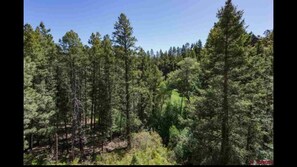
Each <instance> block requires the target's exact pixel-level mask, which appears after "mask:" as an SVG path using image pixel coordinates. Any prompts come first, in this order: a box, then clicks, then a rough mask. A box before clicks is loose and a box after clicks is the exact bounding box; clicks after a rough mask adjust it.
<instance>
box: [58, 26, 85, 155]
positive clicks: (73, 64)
mask: <svg viewBox="0 0 297 167" xmlns="http://www.w3.org/2000/svg"><path fill="white" fill-rule="evenodd" d="M60 44H61V47H62V51H63V54H64V55H63V56H65V57H67V58H66V59H67V60H66V61H67V67H68V68H67V73H68V75H69V82H70V83H69V85H70V89H71V99H70V100H71V104H72V105H71V109H72V136H71V138H72V144H71V159H72V160H73V159H74V158H75V146H76V141H77V140H78V141H79V148H80V153H81V156H82V155H83V143H82V138H83V136H82V135H83V133H82V132H83V131H82V126H81V115H82V108H83V107H82V100H81V78H80V75H79V74H80V73H81V71H82V69H83V67H82V64H81V59H82V55H83V54H82V53H83V52H82V51H83V45H82V43H81V41H80V38H79V37H78V34H77V33H75V32H74V31H73V30H71V31H69V32H66V34H65V35H64V36H63V38H62V40H60Z"/></svg>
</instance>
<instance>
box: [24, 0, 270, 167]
mask: <svg viewBox="0 0 297 167" xmlns="http://www.w3.org/2000/svg"><path fill="white" fill-rule="evenodd" d="M242 16H243V11H240V10H237V8H236V7H235V6H234V5H233V4H232V3H231V0H227V1H226V4H225V6H224V7H222V8H221V9H220V10H219V11H218V13H217V17H218V21H217V22H216V23H215V24H214V27H213V28H212V29H211V30H210V33H209V35H208V38H207V41H206V44H205V46H204V47H203V46H202V42H201V41H200V40H198V42H196V43H193V44H191V45H190V44H189V43H186V44H184V45H182V47H170V48H169V50H168V51H164V52H163V51H162V50H160V51H157V52H155V53H156V54H155V53H154V51H153V50H151V51H150V52H149V51H148V52H145V51H144V50H143V49H142V48H141V47H137V48H136V47H135V43H136V41H137V40H136V38H135V37H134V36H133V28H132V26H131V25H130V21H129V19H128V18H127V16H126V15H125V14H121V15H120V16H119V18H118V20H117V22H116V23H115V25H114V29H115V31H114V32H113V38H112V39H110V37H109V36H108V35H105V36H104V37H103V39H101V34H100V33H99V32H96V33H92V34H91V36H90V39H89V44H90V46H87V45H85V46H83V44H82V43H81V40H80V38H79V36H78V34H77V33H76V32H74V31H73V30H70V31H68V32H66V33H65V35H64V36H63V37H62V39H61V40H60V41H59V42H60V43H59V45H58V44H55V43H54V41H53V37H52V36H51V34H50V33H49V32H50V30H49V29H46V28H45V26H44V24H43V23H42V22H41V23H40V25H39V26H37V27H36V29H35V30H34V29H33V28H32V27H31V25H29V24H26V25H24V136H23V138H24V142H23V144H24V151H25V153H24V164H25V165H44V164H49V165H66V164H67V165H78V164H83V165H90V164H95V165H109V164H113V165H163V164H168V165H173V164H199V165H204V164H205V165H212V164H214V165H217V164H225V165H226V164H248V163H249V161H250V160H255V159H267V160H273V150H274V148H273V110H274V109H273V100H274V97H273V69H272V66H273V54H274V53H273V43H274V42H273V31H272V30H267V31H265V33H264V37H260V36H258V37H256V36H255V35H254V34H252V33H249V34H248V33H247V32H246V30H245V28H246V27H245V26H244V20H243V19H242ZM145 130H147V131H145ZM70 133H72V134H71V135H70ZM55 134H57V135H58V138H55ZM70 136H71V137H70ZM114 137H116V138H120V139H125V140H126V141H128V148H126V149H119V150H117V149H116V150H114V151H112V152H108V153H107V152H102V153H100V154H97V153H95V151H96V152H97V151H98V149H99V150H101V148H102V144H104V145H106V144H107V143H108V142H110V141H111V140H113V139H114ZM66 138H67V139H66ZM56 139H58V140H56ZM70 141H72V142H71V143H70ZM56 142H57V145H56ZM163 144H164V145H163ZM43 145H47V146H50V147H46V151H44V152H40V151H38V149H35V147H38V148H40V147H43ZM70 145H71V149H69V148H70V147H69V146H70ZM76 147H80V153H81V154H80V155H79V154H76V151H75V152H74V150H78V148H76ZM98 147H99V148H98ZM33 148H34V149H33ZM93 148H94V153H95V154H92V153H93V152H92V151H93ZM103 148H104V147H103ZM56 149H57V150H58V154H56V155H57V156H58V161H57V162H56V161H55V160H54V158H55V155H53V154H54V153H55V150H56ZM103 150H104V149H103ZM87 152H88V153H90V152H91V154H92V156H90V157H88V156H87V157H85V156H84V154H85V153H87ZM71 153H73V154H71ZM70 154H71V155H73V157H72V156H71V155H70ZM90 159H92V160H93V161H91V160H90ZM94 159H95V160H94Z"/></svg>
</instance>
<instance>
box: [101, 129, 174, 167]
mask: <svg viewBox="0 0 297 167" xmlns="http://www.w3.org/2000/svg"><path fill="white" fill-rule="evenodd" d="M170 154H171V153H170V151H169V150H167V149H166V148H165V147H163V145H162V143H161V138H160V136H159V135H158V134H157V133H156V132H144V131H143V132H139V133H133V135H132V148H131V150H129V151H127V152H126V151H124V150H121V151H119V152H118V153H115V152H112V153H105V154H103V155H101V156H98V157H97V161H96V164H99V165H101V164H105V165H108V164H109V165H130V164H133V165H137V164H139V165H161V164H162V165H164V164H165V165H166V164H167V165H170V164H175V162H174V160H172V159H170Z"/></svg>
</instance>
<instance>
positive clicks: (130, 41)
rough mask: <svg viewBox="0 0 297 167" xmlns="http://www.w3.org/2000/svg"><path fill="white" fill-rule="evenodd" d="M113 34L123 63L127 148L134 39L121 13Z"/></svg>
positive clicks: (124, 16)
mask: <svg viewBox="0 0 297 167" xmlns="http://www.w3.org/2000/svg"><path fill="white" fill-rule="evenodd" d="M114 29H115V32H113V37H114V42H115V44H116V46H118V47H119V50H120V53H121V54H122V55H121V56H122V57H123V59H124V62H125V66H124V68H125V96H126V97H125V104H126V106H125V111H126V118H127V131H126V132H127V133H126V135H127V138H128V148H130V147H131V136H130V103H131V102H130V88H129V87H130V75H131V74H130V70H131V69H130V62H131V52H132V50H131V49H132V47H134V45H135V42H136V41H137V40H136V38H135V37H134V36H133V35H132V34H133V28H132V27H131V25H130V21H129V20H128V18H127V17H126V15H125V14H123V13H121V15H120V17H119V18H118V21H117V22H116V23H115V25H114Z"/></svg>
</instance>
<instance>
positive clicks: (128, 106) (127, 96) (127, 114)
mask: <svg viewBox="0 0 297 167" xmlns="http://www.w3.org/2000/svg"><path fill="white" fill-rule="evenodd" d="M126 53H127V52H126ZM126 55H127V57H126V59H125V67H126V68H125V83H126V116H127V139H128V149H130V147H131V136H130V113H129V110H130V93H129V74H128V72H129V63H128V54H126Z"/></svg>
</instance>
